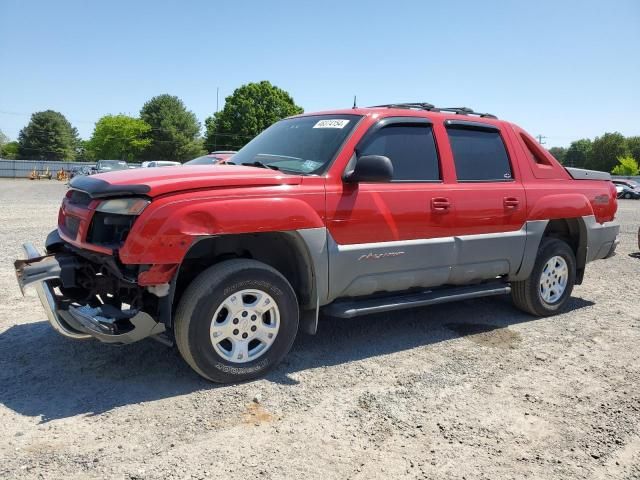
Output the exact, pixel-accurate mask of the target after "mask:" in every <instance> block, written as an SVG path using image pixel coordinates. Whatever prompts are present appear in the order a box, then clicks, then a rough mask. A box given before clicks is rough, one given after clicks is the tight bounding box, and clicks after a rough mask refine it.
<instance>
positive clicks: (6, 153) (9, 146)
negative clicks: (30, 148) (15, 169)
mask: <svg viewBox="0 0 640 480" xmlns="http://www.w3.org/2000/svg"><path fill="white" fill-rule="evenodd" d="M18 148H19V146H18V142H16V141H13V142H7V143H5V144H4V145H3V146H2V148H1V149H0V158H5V159H7V160H14V159H16V158H18Z"/></svg>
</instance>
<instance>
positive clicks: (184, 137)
mask: <svg viewBox="0 0 640 480" xmlns="http://www.w3.org/2000/svg"><path fill="white" fill-rule="evenodd" d="M302 112H303V109H302V108H301V107H299V106H298V105H296V104H295V102H294V100H293V98H292V97H291V95H289V93H287V92H286V91H284V90H282V89H281V88H278V87H277V86H275V85H272V84H271V83H270V82H268V81H261V82H258V83H249V84H246V85H243V86H241V87H239V88H237V89H236V90H235V91H234V92H233V93H232V94H231V95H230V96H228V97H227V98H226V99H225V105H224V108H223V109H222V110H221V111H220V112H217V113H214V114H213V115H211V116H210V117H208V118H207V119H206V120H205V132H204V135H201V125H200V122H199V121H198V119H197V118H196V116H195V114H194V113H193V112H192V111H190V110H188V109H187V107H186V106H185V104H184V103H183V101H182V100H180V99H179V98H178V97H176V96H172V95H168V94H163V95H158V96H156V97H153V98H151V99H150V100H149V101H147V102H146V103H145V104H144V105H143V106H142V108H141V109H140V113H139V115H138V116H137V117H132V116H128V115H123V114H116V115H113V114H109V115H105V116H103V117H102V118H100V119H99V120H98V121H97V122H96V124H95V127H94V130H93V133H92V135H91V138H89V139H88V140H83V139H81V138H80V137H79V135H78V130H77V129H76V128H75V127H74V126H73V125H72V124H71V123H70V122H69V121H68V120H67V119H66V118H65V116H64V115H63V114H62V113H60V112H55V111H53V110H45V111H42V112H35V113H34V114H33V115H31V119H30V121H29V123H28V124H27V125H26V126H25V127H24V128H23V129H22V130H20V133H19V135H18V139H17V141H9V139H8V138H7V137H6V136H5V135H3V134H2V132H0V157H2V158H10V159H25V160H63V161H73V160H78V161H82V160H86V161H93V160H99V159H112V160H126V161H144V160H174V161H185V160H190V159H192V158H194V157H197V156H199V155H202V154H205V153H207V152H210V151H214V150H238V149H240V148H242V147H243V146H244V145H245V144H246V143H248V142H249V141H250V140H251V139H252V138H253V137H255V136H256V135H258V134H259V133H260V132H261V131H262V130H264V129H265V128H267V127H268V126H270V125H271V124H273V123H275V122H277V121H278V120H281V119H282V118H285V117H288V116H291V115H295V114H298V113H302Z"/></svg>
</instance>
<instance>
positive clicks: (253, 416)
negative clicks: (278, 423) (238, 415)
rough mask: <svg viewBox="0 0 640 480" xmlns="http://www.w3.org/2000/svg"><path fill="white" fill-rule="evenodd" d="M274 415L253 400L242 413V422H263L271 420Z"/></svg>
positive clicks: (254, 423)
mask: <svg viewBox="0 0 640 480" xmlns="http://www.w3.org/2000/svg"><path fill="white" fill-rule="evenodd" d="M272 420H273V415H272V414H271V413H269V412H268V411H267V410H266V409H265V408H264V407H263V406H262V405H260V404H259V403H255V402H251V403H250V404H248V405H247V408H246V409H245V411H244V413H243V414H242V422H243V423H246V424H253V425H258V424H260V423H263V422H271V421H272Z"/></svg>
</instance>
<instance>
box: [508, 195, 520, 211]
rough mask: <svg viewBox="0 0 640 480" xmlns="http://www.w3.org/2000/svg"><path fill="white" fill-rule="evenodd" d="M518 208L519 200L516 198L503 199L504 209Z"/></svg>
mask: <svg viewBox="0 0 640 480" xmlns="http://www.w3.org/2000/svg"><path fill="white" fill-rule="evenodd" d="M519 206H520V200H518V199H517V198H516V197H504V208H506V209H508V210H515V209H517V208H518V207H519Z"/></svg>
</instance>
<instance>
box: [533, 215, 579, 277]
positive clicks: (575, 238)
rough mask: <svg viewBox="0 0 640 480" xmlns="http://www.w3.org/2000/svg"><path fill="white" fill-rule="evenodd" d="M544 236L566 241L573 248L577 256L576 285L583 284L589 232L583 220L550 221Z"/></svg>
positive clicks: (563, 219) (562, 219)
mask: <svg viewBox="0 0 640 480" xmlns="http://www.w3.org/2000/svg"><path fill="white" fill-rule="evenodd" d="M543 236H544V237H552V238H558V239H560V240H564V241H565V242H566V243H567V244H568V245H569V246H570V247H571V249H572V250H573V253H574V255H575V256H576V284H578V285H579V284H581V283H582V278H583V277H584V268H585V265H586V259H587V231H586V227H585V225H584V222H583V221H582V219H581V218H560V219H554V220H550V221H549V223H548V224H547V227H546V228H545V231H544V234H543Z"/></svg>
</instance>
